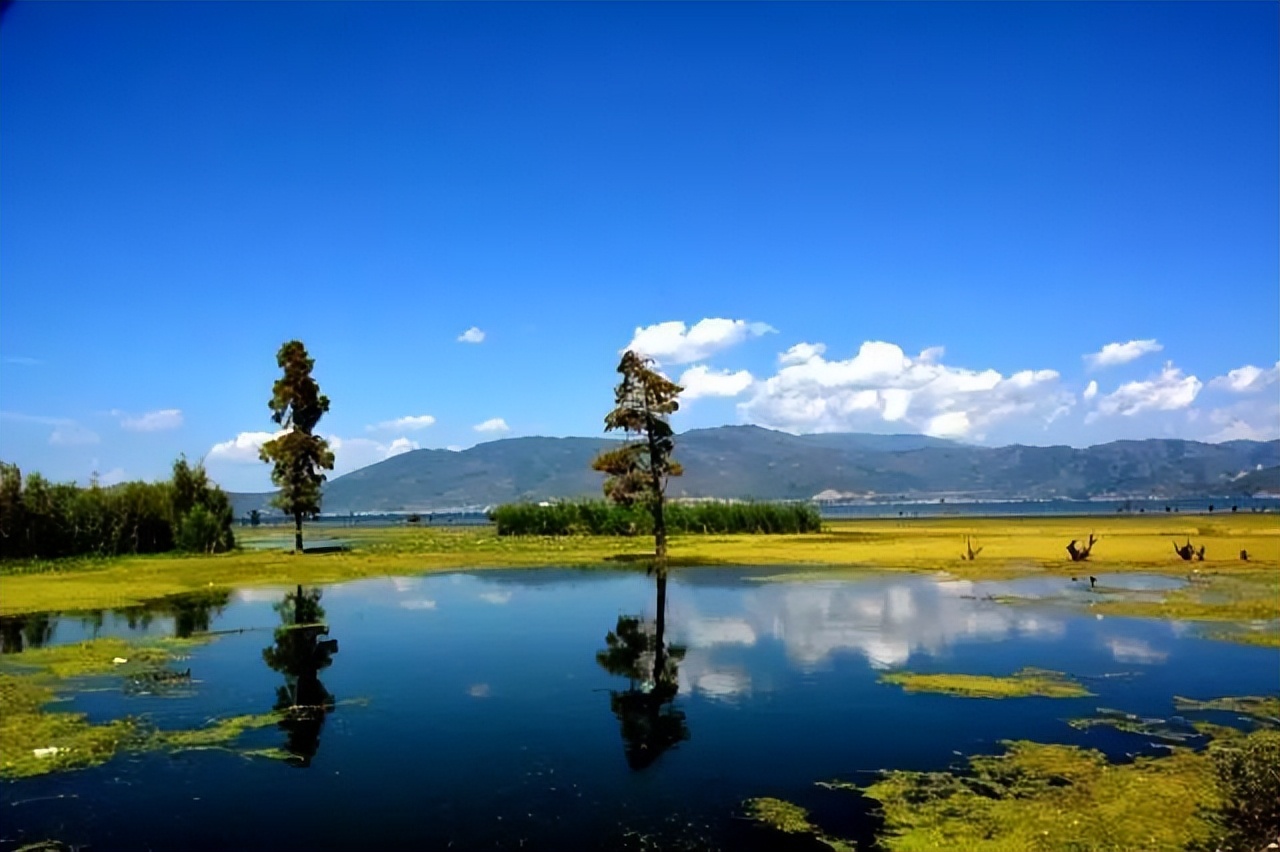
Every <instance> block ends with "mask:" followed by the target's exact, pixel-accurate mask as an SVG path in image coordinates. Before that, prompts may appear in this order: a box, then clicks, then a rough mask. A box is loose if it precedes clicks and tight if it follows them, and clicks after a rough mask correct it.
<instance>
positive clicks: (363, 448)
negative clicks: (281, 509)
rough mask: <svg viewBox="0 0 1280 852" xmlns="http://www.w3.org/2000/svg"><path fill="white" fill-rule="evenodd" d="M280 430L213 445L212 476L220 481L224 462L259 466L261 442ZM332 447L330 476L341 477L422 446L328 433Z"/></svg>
mask: <svg viewBox="0 0 1280 852" xmlns="http://www.w3.org/2000/svg"><path fill="white" fill-rule="evenodd" d="M283 434H284V431H283V430H281V431H279V432H241V433H240V434H239V435H236V436H235V437H234V438H232V439H231V440H229V441H222V442H221V443H217V444H214V445H213V447H212V448H210V450H209V453H208V455H207V456H205V463H206V465H208V466H209V468H210V473H211V475H214V478H215V479H218V481H221V479H219V477H218V476H217V475H216V474H217V469H218V468H220V467H222V466H224V465H258V464H263V462H262V461H261V460H260V459H259V457H258V452H259V451H260V450H261V449H262V445H263V444H265V443H266V442H267V441H270V440H271V439H272V438H276V437H278V436H280V435H283ZM324 438H325V440H326V441H328V442H329V449H331V450H333V457H334V466H333V471H332V472H330V473H329V476H330V477H334V476H341V475H342V474H344V473H350V472H351V471H353V470H358V469H359V468H362V467H367V466H369V465H371V464H375V463H377V462H380V461H383V460H385V459H389V458H391V457H392V456H396V455H399V454H400V453H407V452H409V451H410V450H417V449H420V447H419V446H418V443H417V442H416V441H413V440H410V439H409V438H405V437H400V438H396V439H395V440H393V441H391V442H390V443H383V442H381V441H375V440H373V439H371V438H342V437H339V436H338V435H325V436H324Z"/></svg>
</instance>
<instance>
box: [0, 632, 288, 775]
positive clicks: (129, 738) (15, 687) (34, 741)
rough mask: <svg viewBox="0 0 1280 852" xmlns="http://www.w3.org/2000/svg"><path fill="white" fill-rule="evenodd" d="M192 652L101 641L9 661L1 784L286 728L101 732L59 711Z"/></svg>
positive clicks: (128, 722) (2, 690)
mask: <svg viewBox="0 0 1280 852" xmlns="http://www.w3.org/2000/svg"><path fill="white" fill-rule="evenodd" d="M193 644H194V643H193V642H191V641H186V640H160V641H156V640H149V641H147V642H146V643H130V642H127V641H125V640H123V639H114V638H111V639H96V640H94V641H91V642H83V643H80V644H76V645H61V646H55V647H48V648H40V649H35V650H30V651H24V652H23V653H22V654H20V655H13V656H14V657H15V658H16V659H12V660H8V659H7V660H6V661H5V669H6V671H4V672H0V778H4V779H15V778H29V777H32V776H36V775H45V774H48V773H51V772H60V771H64V770H70V769H83V768H86V767H90V766H97V765H99V764H102V763H105V762H106V761H108V760H110V759H111V758H113V757H115V756H116V755H117V754H119V753H121V752H126V751H130V752H143V751H170V752H172V751H181V750H186V749H195V748H214V747H220V746H226V745H228V744H230V743H232V742H234V741H235V740H236V739H237V738H238V737H239V736H240V735H241V734H243V733H244V732H246V731H248V730H252V729H255V728H262V727H266V726H270V725H274V724H276V723H278V722H279V721H280V719H281V716H280V714H278V713H262V714H254V715H244V716H233V717H231V718H226V719H218V720H214V721H213V722H211V723H210V724H208V725H206V726H204V727H201V728H195V729H179V730H159V729H156V728H154V727H152V726H150V725H148V724H146V723H145V721H144V720H140V719H136V718H133V717H128V718H124V719H116V720H112V721H110V722H106V723H102V724H94V723H91V722H89V721H88V719H87V718H86V717H85V715H84V714H83V713H76V712H71V711H69V710H63V709H59V705H60V704H62V703H64V702H63V696H65V695H67V694H74V693H75V692H77V691H85V690H87V689H91V688H93V687H92V686H89V685H87V684H90V683H96V682H100V681H101V678H102V676H104V675H109V674H110V675H120V676H123V677H129V678H133V677H137V676H139V675H140V674H146V673H149V672H157V671H162V667H163V666H165V665H166V664H168V663H170V662H172V661H173V660H174V659H175V658H176V657H177V656H179V655H181V654H182V653H184V652H185V651H186V650H187V649H189V648H190V647H191V646H192V645H193ZM117 660H125V661H126V662H123V663H121V662H117ZM84 678H95V680H92V681H85V680H82V679H84Z"/></svg>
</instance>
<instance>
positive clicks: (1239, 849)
mask: <svg viewBox="0 0 1280 852" xmlns="http://www.w3.org/2000/svg"><path fill="white" fill-rule="evenodd" d="M1211 754H1212V757H1213V769H1214V774H1215V775H1216V776H1217V780H1218V786H1219V789H1220V790H1221V793H1222V800H1223V804H1222V806H1221V807H1220V808H1219V809H1218V810H1217V811H1216V812H1215V813H1214V814H1213V815H1212V816H1211V817H1210V819H1211V821H1212V822H1213V823H1214V826H1215V827H1216V829H1217V836H1216V837H1215V838H1214V842H1213V844H1212V846H1211V847H1210V848H1213V849H1215V850H1218V852H1255V850H1259V849H1266V848H1268V846H1267V844H1269V843H1275V842H1276V841H1277V840H1280V732H1278V731H1270V730H1259V731H1254V732H1253V733H1252V734H1250V735H1249V736H1247V737H1232V738H1229V739H1227V740H1226V741H1225V742H1223V743H1221V744H1220V745H1215V746H1214V748H1213V749H1212V752H1211Z"/></svg>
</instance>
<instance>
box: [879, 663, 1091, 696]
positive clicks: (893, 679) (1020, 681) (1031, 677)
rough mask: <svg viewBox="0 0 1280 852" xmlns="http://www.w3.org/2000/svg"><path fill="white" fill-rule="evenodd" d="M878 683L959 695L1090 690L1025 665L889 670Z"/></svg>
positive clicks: (1079, 692)
mask: <svg viewBox="0 0 1280 852" xmlns="http://www.w3.org/2000/svg"><path fill="white" fill-rule="evenodd" d="M880 682H881V683H892V684H897V685H899V686H901V687H902V688H903V689H905V690H906V691H907V692H938V693H942V694H945V695H955V696H960V697H962V698H1025V697H1029V696H1040V697H1043V698H1081V697H1084V696H1088V695H1092V694H1093V693H1091V692H1089V690H1087V689H1085V688H1084V687H1083V686H1081V685H1080V684H1079V683H1077V682H1076V681H1074V680H1072V679H1071V678H1069V677H1067V676H1066V675H1065V674H1063V673H1062V672H1055V671H1050V670H1048V669H1037V668H1024V669H1020V670H1019V671H1017V672H1014V673H1013V674H1012V675H1009V676H1008V677H997V676H993V675H971V674H920V673H917V672H891V673H888V674H883V675H881V676H880Z"/></svg>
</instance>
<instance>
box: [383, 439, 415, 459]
mask: <svg viewBox="0 0 1280 852" xmlns="http://www.w3.org/2000/svg"><path fill="white" fill-rule="evenodd" d="M420 449H422V447H420V446H419V445H418V442H417V441H410V440H409V439H408V438H396V439H395V440H394V441H392V442H391V445H390V446H389V447H387V458H391V457H392V456H398V455H400V454H401V453H407V452H409V451H411V450H420Z"/></svg>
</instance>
